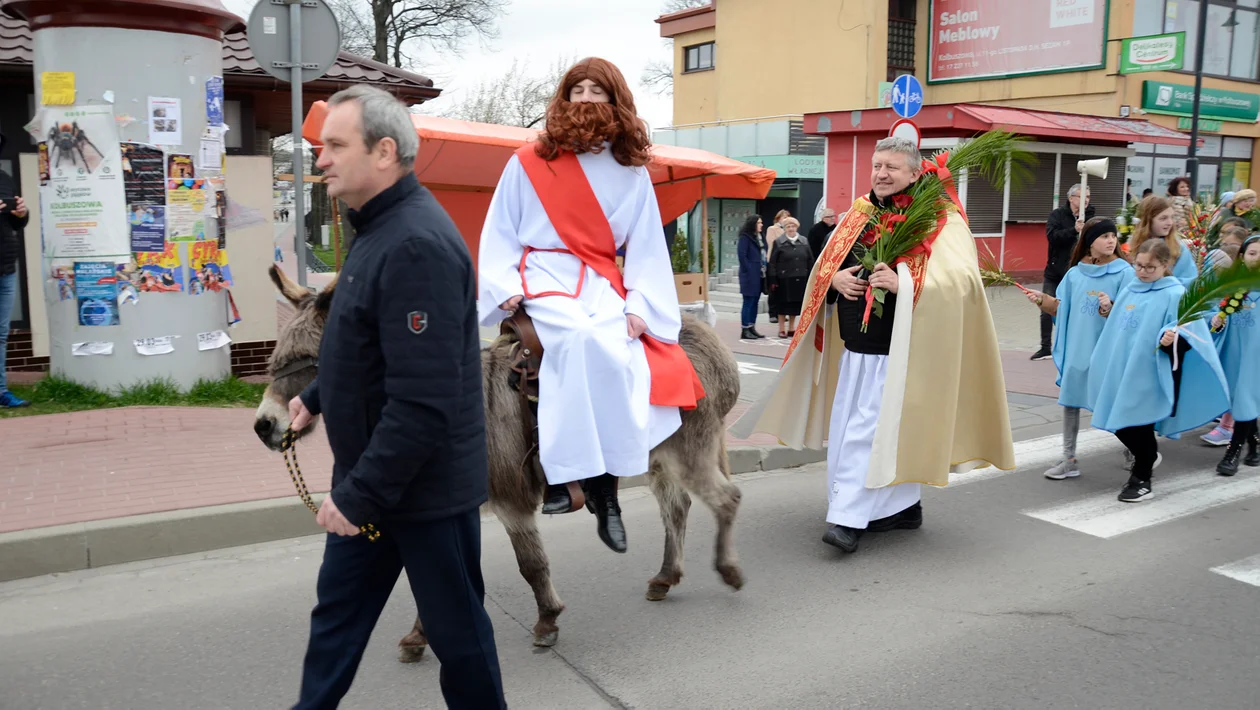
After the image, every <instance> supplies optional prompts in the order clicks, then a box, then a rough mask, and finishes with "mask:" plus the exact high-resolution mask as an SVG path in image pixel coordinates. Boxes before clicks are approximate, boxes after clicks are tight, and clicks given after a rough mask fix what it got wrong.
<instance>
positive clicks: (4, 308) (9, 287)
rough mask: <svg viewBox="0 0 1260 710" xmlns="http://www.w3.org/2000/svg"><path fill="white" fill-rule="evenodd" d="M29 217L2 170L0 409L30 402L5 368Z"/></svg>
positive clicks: (0, 181) (2, 139) (0, 142)
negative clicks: (21, 396)
mask: <svg viewBox="0 0 1260 710" xmlns="http://www.w3.org/2000/svg"><path fill="white" fill-rule="evenodd" d="M3 147H4V136H0V149H2V148H3ZM29 218H30V215H29V214H28V213H27V211H26V200H24V199H22V198H21V197H19V196H18V194H17V187H16V185H14V182H13V177H12V176H11V175H9V174H8V173H6V172H4V171H3V170H0V409H12V408H14V407H25V406H26V405H27V402H26V401H25V400H22V399H18V396H17V395H15V394H13V393H12V392H10V391H9V388H8V381H7V379H6V378H5V369H4V368H5V352H6V351H7V349H8V347H9V316H10V315H11V314H12V313H13V304H14V303H16V302H17V298H18V272H17V259H18V254H19V253H20V252H21V251H22V229H23V228H25V227H26V222H27V220H28V219H29Z"/></svg>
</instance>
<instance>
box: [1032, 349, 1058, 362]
mask: <svg viewBox="0 0 1260 710" xmlns="http://www.w3.org/2000/svg"><path fill="white" fill-rule="evenodd" d="M1052 357H1054V353H1052V352H1050V349H1049V348H1042V349H1040V350H1038V351H1037V352H1035V353H1033V356H1032V357H1030V358H1028V359H1029V360H1049V359H1050V358H1052Z"/></svg>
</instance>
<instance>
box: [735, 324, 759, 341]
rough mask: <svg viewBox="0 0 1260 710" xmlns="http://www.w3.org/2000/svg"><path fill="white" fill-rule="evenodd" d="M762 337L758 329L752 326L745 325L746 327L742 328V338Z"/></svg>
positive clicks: (740, 334) (740, 335) (754, 338)
mask: <svg viewBox="0 0 1260 710" xmlns="http://www.w3.org/2000/svg"><path fill="white" fill-rule="evenodd" d="M760 337H761V336H760V335H757V331H755V330H753V329H752V328H749V327H748V326H744V329H743V330H741V331H740V333H739V339H740V340H756V339H757V338H760Z"/></svg>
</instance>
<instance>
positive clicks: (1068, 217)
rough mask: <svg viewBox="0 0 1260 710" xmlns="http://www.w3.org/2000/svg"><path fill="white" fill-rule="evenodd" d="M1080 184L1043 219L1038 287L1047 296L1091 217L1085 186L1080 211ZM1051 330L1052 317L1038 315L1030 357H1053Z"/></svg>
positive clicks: (1063, 270)
mask: <svg viewBox="0 0 1260 710" xmlns="http://www.w3.org/2000/svg"><path fill="white" fill-rule="evenodd" d="M1081 203H1082V197H1081V186H1080V184H1079V183H1077V184H1076V185H1073V186H1072V187H1071V189H1069V190H1068V203H1067V204H1066V205H1063V206H1062V207H1058V208H1055V210H1054V211H1053V212H1051V213H1050V216H1049V217H1048V218H1047V219H1046V241H1047V242H1049V250H1048V253H1047V255H1046V270H1045V273H1044V274H1043V276H1044V278H1045V282H1044V283H1043V284H1042V286H1041V290H1042V291H1043V292H1044V293H1047V294H1049V295H1051V296H1053V295H1054V294H1055V290H1056V289H1057V288H1058V287H1059V282H1060V281H1062V280H1063V275H1064V274H1066V273H1067V269H1068V261H1070V260H1071V258H1072V248H1073V247H1075V246H1076V240H1077V239H1078V238H1079V237H1080V235H1081V227H1084V226H1085V222H1087V221H1088V220H1090V219H1092V218H1093V216H1094V208H1093V207H1092V206H1090V204H1089V188H1086V189H1085V196H1084V214H1083V215H1082V213H1081V208H1082V204H1081ZM1053 332H1054V318H1053V317H1051V316H1050V315H1048V314H1046V313H1042V314H1041V349H1040V350H1038V351H1037V352H1036V353H1035V354H1034V355H1033V356H1032V359H1033V360H1048V359H1050V358H1051V357H1053V354H1052V353H1051V352H1050V345H1051V340H1050V336H1051V334H1052V333H1053Z"/></svg>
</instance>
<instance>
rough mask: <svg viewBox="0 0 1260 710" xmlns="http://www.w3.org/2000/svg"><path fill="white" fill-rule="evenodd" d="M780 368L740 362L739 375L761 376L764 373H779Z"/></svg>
mask: <svg viewBox="0 0 1260 710" xmlns="http://www.w3.org/2000/svg"><path fill="white" fill-rule="evenodd" d="M778 371H779V368H777V367H766V366H764V365H754V364H752V363H751V362H743V361H740V362H739V374H741V375H760V374H763V373H767V372H770V373H777V372H778Z"/></svg>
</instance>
